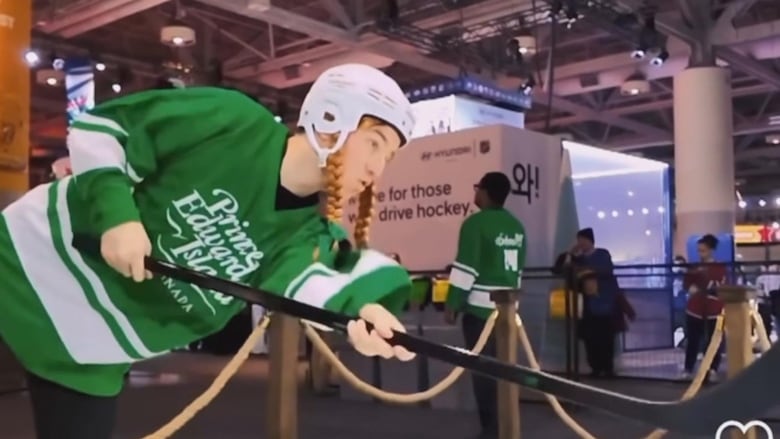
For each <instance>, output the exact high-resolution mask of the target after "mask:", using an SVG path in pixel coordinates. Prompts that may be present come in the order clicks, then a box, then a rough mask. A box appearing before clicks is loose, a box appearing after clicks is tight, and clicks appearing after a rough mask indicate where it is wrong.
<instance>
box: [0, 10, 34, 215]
mask: <svg viewBox="0 0 780 439" xmlns="http://www.w3.org/2000/svg"><path fill="white" fill-rule="evenodd" d="M31 26H32V0H13V1H1V2H0V57H2V59H3V67H2V68H0V208H3V207H5V206H7V205H8V204H9V203H10V202H11V201H13V200H15V199H16V198H18V197H19V196H21V195H22V194H23V193H24V192H26V191H27V189H28V188H29V184H30V177H29V170H28V168H29V164H30V70H29V68H28V66H27V64H26V62H25V59H24V52H25V51H26V50H27V49H29V48H30V43H31V41H30V40H31V35H30V33H31V29H32V28H31Z"/></svg>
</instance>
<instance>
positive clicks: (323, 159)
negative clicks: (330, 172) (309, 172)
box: [305, 127, 349, 168]
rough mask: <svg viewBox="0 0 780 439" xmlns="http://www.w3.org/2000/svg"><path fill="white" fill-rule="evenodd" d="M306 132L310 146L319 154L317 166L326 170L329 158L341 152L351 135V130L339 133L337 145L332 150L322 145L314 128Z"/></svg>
mask: <svg viewBox="0 0 780 439" xmlns="http://www.w3.org/2000/svg"><path fill="white" fill-rule="evenodd" d="M305 131H306V138H308V139H309V144H310V145H311V147H312V149H313V150H314V153H315V154H317V165H318V166H319V167H320V168H324V167H325V166H327V164H328V157H330V155H331V154H335V153H337V152H338V151H339V150H341V148H342V147H343V146H344V144H345V143H346V142H347V136H348V135H349V130H341V131H340V132H339V137H338V139H336V144H335V145H333V147H331V148H324V147H323V146H322V145H321V144H320V141H319V139H318V138H317V134H316V130H315V129H314V127H310V128H309V129H306V130H305Z"/></svg>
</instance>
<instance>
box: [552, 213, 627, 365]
mask: <svg viewBox="0 0 780 439" xmlns="http://www.w3.org/2000/svg"><path fill="white" fill-rule="evenodd" d="M556 265H557V266H559V267H557V269H558V270H560V266H570V267H572V268H573V270H574V272H575V273H577V274H578V281H579V283H580V287H581V289H580V291H581V292H582V293H583V297H584V310H583V315H582V319H581V320H580V324H579V325H578V336H579V337H580V338H581V339H582V341H583V343H584V345H585V357H586V359H587V361H588V365H589V366H590V368H591V376H594V377H599V376H607V377H611V376H614V375H615V368H614V353H615V338H616V337H615V336H616V334H617V329H618V327H617V325H616V324H615V318H616V316H617V315H621V318H622V315H623V312H622V310H621V308H620V307H619V304H618V300H619V297H618V296H619V295H620V294H621V291H620V286H619V285H618V282H617V278H616V277H615V274H614V273H613V269H614V265H613V264H612V255H611V254H610V253H609V251H608V250H607V249H604V248H597V247H596V245H595V238H594V234H593V229H592V228H586V229H582V230H580V231H579V232H577V241H576V243H575V245H574V246H573V247H572V248H571V250H569V252H568V253H566V254H564V255H561V256H560V257H559V258H558V261H556ZM624 323H625V322H624Z"/></svg>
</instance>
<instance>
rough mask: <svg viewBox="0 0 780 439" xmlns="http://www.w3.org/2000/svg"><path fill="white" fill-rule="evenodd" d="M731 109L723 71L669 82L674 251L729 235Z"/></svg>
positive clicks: (703, 70) (686, 74) (692, 73)
mask: <svg viewBox="0 0 780 439" xmlns="http://www.w3.org/2000/svg"><path fill="white" fill-rule="evenodd" d="M731 105H732V104H731V81H730V76H729V72H728V70H726V69H724V68H721V67H694V68H688V69H686V70H683V71H682V72H680V73H678V74H677V75H676V76H675V77H674V167H675V172H674V174H675V177H674V180H675V195H676V197H675V200H676V205H675V212H676V220H677V228H676V232H675V246H674V247H675V250H676V251H679V250H680V249H684V248H685V241H686V240H687V239H688V237H689V236H690V235H693V234H704V233H712V234H718V233H729V234H733V233H734V222H735V204H736V201H735V194H734V190H735V188H734V139H733V128H734V127H733V120H732V108H731ZM683 253H684V251H683Z"/></svg>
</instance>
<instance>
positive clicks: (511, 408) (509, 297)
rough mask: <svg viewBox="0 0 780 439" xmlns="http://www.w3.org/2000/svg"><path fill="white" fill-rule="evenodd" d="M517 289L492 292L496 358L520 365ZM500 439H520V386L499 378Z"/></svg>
mask: <svg viewBox="0 0 780 439" xmlns="http://www.w3.org/2000/svg"><path fill="white" fill-rule="evenodd" d="M518 293H519V291H517V290H501V291H492V292H491V293H490V300H492V301H493V302H494V303H495V304H496V311H498V318H497V320H496V327H495V336H496V339H495V340H496V357H497V358H498V359H499V360H501V361H503V362H506V363H509V364H517V337H518V328H517V296H518ZM497 386H498V439H520V389H519V387H518V386H517V384H512V383H509V382H507V381H498V383H497Z"/></svg>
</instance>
